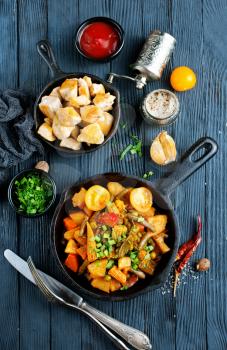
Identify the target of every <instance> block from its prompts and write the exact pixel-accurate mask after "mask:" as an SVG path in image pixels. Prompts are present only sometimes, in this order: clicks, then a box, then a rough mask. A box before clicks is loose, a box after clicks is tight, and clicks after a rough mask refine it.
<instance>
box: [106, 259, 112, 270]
mask: <svg viewBox="0 0 227 350" xmlns="http://www.w3.org/2000/svg"><path fill="white" fill-rule="evenodd" d="M113 266H114V260H112V259H110V260H109V261H108V263H107V265H106V268H107V269H108V270H109V269H111V268H112V267H113Z"/></svg>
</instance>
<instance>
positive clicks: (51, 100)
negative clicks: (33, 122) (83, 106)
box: [39, 96, 62, 119]
mask: <svg viewBox="0 0 227 350" xmlns="http://www.w3.org/2000/svg"><path fill="white" fill-rule="evenodd" d="M61 107H62V104H61V101H60V99H59V98H58V97H56V96H43V97H42V99H41V102H40V104H39V109H40V111H41V112H42V113H43V114H44V115H45V116H46V117H47V118H50V119H53V118H54V116H55V113H56V112H57V110H58V109H59V108H61Z"/></svg>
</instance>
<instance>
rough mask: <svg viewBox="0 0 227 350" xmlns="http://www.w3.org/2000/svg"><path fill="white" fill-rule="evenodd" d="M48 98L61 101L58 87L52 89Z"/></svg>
mask: <svg viewBox="0 0 227 350" xmlns="http://www.w3.org/2000/svg"><path fill="white" fill-rule="evenodd" d="M50 96H55V97H58V98H60V100H61V94H60V86H57V87H56V88H54V89H53V90H52V91H51V93H50Z"/></svg>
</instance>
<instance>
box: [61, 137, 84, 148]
mask: <svg viewBox="0 0 227 350" xmlns="http://www.w3.org/2000/svg"><path fill="white" fill-rule="evenodd" d="M60 147H66V148H70V149H73V150H74V151H78V150H79V149H81V142H78V141H76V140H74V139H73V138H72V137H68V138H67V139H64V140H61V142H60Z"/></svg>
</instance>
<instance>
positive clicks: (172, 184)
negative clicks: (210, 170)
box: [154, 137, 218, 196]
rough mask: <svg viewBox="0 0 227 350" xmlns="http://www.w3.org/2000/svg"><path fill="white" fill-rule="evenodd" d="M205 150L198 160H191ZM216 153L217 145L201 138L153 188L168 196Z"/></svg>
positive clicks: (209, 138)
mask: <svg viewBox="0 0 227 350" xmlns="http://www.w3.org/2000/svg"><path fill="white" fill-rule="evenodd" d="M200 150H205V152H204V153H203V155H202V156H201V157H199V158H198V159H195V160H194V159H193V156H196V153H197V152H199V151H200ZM217 151H218V145H217V142H216V141H215V140H213V139H212V138H211V137H202V138H200V139H199V140H198V141H197V142H195V143H194V144H193V145H192V146H191V147H190V148H189V149H188V150H187V151H186V152H185V154H184V155H183V156H182V157H181V159H180V161H178V162H177V163H176V167H175V169H174V170H173V172H172V173H171V174H170V175H169V176H168V177H163V178H161V179H159V180H157V181H156V182H155V183H154V186H155V188H156V189H157V190H158V191H159V192H161V193H162V194H163V195H165V196H169V195H170V194H171V193H172V192H173V191H174V190H175V189H176V188H177V187H178V186H179V185H180V184H181V183H182V182H184V181H185V180H186V179H187V178H188V177H189V176H191V175H192V174H193V173H194V172H195V171H197V170H198V169H199V168H200V167H201V166H202V165H203V164H205V163H206V162H207V161H208V160H209V159H210V158H212V157H213V156H214V155H215V154H216V153H217Z"/></svg>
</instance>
